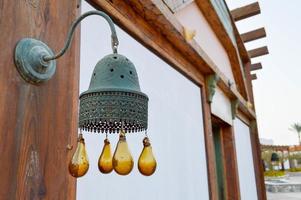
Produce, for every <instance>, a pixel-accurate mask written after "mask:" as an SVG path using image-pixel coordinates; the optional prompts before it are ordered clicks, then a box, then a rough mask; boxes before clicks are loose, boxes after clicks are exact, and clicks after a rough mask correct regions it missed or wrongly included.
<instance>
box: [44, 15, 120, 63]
mask: <svg viewBox="0 0 301 200" xmlns="http://www.w3.org/2000/svg"><path fill="white" fill-rule="evenodd" d="M90 15H99V16H101V17H103V18H105V20H107V22H108V23H109V25H110V29H111V32H112V35H111V38H112V50H113V52H114V53H117V47H118V44H119V42H118V38H117V34H116V30H115V26H114V23H113V21H112V19H111V18H110V17H109V16H108V15H107V14H105V13H104V12H101V11H89V12H86V13H84V14H83V15H81V16H80V17H79V18H77V19H76V20H75V21H74V22H73V24H72V26H71V28H70V29H69V32H68V35H67V41H66V42H65V46H64V47H63V49H62V50H61V51H60V52H59V53H57V54H56V55H54V56H45V57H43V60H44V61H46V62H48V61H50V60H55V59H57V58H59V57H61V56H62V55H64V53H65V52H66V51H67V50H68V48H69V46H70V43H71V40H72V37H73V33H74V31H75V28H76V26H77V25H78V24H79V23H80V22H81V21H82V20H83V19H84V18H86V17H88V16H90Z"/></svg>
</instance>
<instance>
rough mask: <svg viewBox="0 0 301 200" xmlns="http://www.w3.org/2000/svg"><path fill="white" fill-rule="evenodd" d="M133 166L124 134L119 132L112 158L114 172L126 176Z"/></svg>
mask: <svg viewBox="0 0 301 200" xmlns="http://www.w3.org/2000/svg"><path fill="white" fill-rule="evenodd" d="M133 166H134V161H133V157H132V155H131V153H130V150H129V147H128V144H127V142H126V138H125V133H124V132H123V131H120V135H119V141H118V144H117V147H116V149H115V153H114V156H113V167H114V170H115V172H116V173H117V174H119V175H128V174H129V173H130V172H131V171H132V169H133Z"/></svg>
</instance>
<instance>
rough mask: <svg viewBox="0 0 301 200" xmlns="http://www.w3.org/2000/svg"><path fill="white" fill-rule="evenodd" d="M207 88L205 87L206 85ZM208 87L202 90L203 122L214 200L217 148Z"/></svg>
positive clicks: (212, 197) (211, 190)
mask: <svg viewBox="0 0 301 200" xmlns="http://www.w3.org/2000/svg"><path fill="white" fill-rule="evenodd" d="M204 86H205V85H204ZM206 88H207V87H202V88H201V95H202V106H203V114H204V116H203V120H204V129H205V146H206V158H207V159H206V160H207V171H208V184H209V196H210V199H212V200H217V199H218V189H217V177H216V162H215V148H214V140H213V133H212V122H211V106H210V103H209V102H208V98H207V93H208V92H207V91H206Z"/></svg>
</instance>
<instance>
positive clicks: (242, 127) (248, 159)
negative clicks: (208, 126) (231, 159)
mask: <svg viewBox="0 0 301 200" xmlns="http://www.w3.org/2000/svg"><path fill="white" fill-rule="evenodd" d="M234 135H235V146H236V156H237V164H238V174H239V187H240V193H241V194H240V195H241V199H243V200H256V199H257V190H256V180H255V171H254V164H253V154H252V147H251V138H250V129H249V127H248V126H247V125H246V124H245V123H243V122H242V121H241V120H239V119H237V118H236V119H235V120H234Z"/></svg>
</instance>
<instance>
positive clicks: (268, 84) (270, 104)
mask: <svg viewBox="0 0 301 200" xmlns="http://www.w3.org/2000/svg"><path fill="white" fill-rule="evenodd" d="M226 2H227V4H228V6H229V8H230V9H231V10H232V9H234V8H237V7H241V6H244V5H247V4H250V3H253V2H254V0H239V1H238V0H227V1H226ZM259 5H260V8H261V14H260V15H257V16H253V17H250V18H248V19H245V20H241V21H238V22H236V25H237V27H238V30H239V32H240V33H244V32H247V31H251V30H254V29H257V28H260V27H265V30H266V32H267V37H266V38H263V39H259V40H256V41H254V42H249V43H246V48H247V49H248V50H250V49H253V48H257V47H261V46H265V45H267V46H268V49H269V54H268V55H266V56H261V57H258V58H255V59H252V63H256V62H261V63H262V66H263V69H262V70H258V71H255V72H256V74H257V80H255V81H253V90H254V96H255V107H256V113H257V120H258V128H259V136H260V137H261V138H267V139H273V141H274V144H279V145H293V144H297V143H298V138H297V134H296V133H294V132H292V131H290V130H289V127H290V126H291V124H293V123H295V122H300V123H301V106H300V103H301V93H300V92H301V91H300V90H301V79H300V77H301V68H300V66H299V65H300V57H301V46H300V44H301V37H300V35H301V23H300V21H299V20H301V12H300V7H301V1H300V0H290V1H281V0H259Z"/></svg>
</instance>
